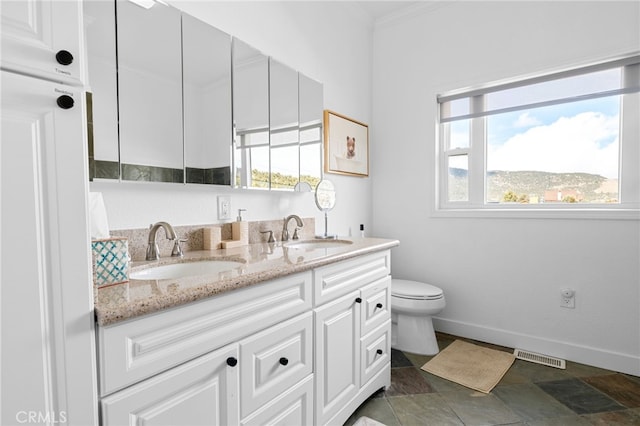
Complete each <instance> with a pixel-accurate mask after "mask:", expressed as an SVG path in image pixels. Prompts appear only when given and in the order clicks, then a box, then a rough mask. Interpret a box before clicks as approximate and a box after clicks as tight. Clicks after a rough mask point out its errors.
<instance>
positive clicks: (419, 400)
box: [389, 394, 464, 426]
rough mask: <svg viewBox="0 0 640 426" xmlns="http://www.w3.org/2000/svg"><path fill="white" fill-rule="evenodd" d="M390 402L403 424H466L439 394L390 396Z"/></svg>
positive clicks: (412, 425)
mask: <svg viewBox="0 0 640 426" xmlns="http://www.w3.org/2000/svg"><path fill="white" fill-rule="evenodd" d="M389 403H390V404H391V406H392V407H393V410H394V412H395V413H396V416H397V417H398V419H399V420H400V423H401V424H402V425H403V426H414V425H415V426H427V425H437V426H447V425H452V426H456V425H458V426H460V425H464V423H462V421H461V420H460V419H459V418H458V416H457V415H456V413H455V412H454V411H453V410H452V409H451V408H450V407H449V406H448V405H447V404H446V403H445V401H444V400H443V399H442V398H441V397H440V396H439V395H437V394H420V395H410V396H401V397H390V398H389Z"/></svg>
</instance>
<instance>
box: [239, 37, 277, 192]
mask: <svg viewBox="0 0 640 426" xmlns="http://www.w3.org/2000/svg"><path fill="white" fill-rule="evenodd" d="M232 51H233V117H234V123H233V124H234V154H233V168H234V177H233V179H234V185H235V186H236V187H240V188H260V189H269V186H270V184H269V60H268V58H267V56H265V55H263V54H262V53H261V52H260V51H258V50H257V49H255V48H253V47H251V46H249V45H248V44H246V43H244V42H243V41H240V40H238V39H235V38H234V39H233V42H232Z"/></svg>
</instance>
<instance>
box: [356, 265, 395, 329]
mask: <svg viewBox="0 0 640 426" xmlns="http://www.w3.org/2000/svg"><path fill="white" fill-rule="evenodd" d="M360 294H361V297H362V310H361V315H362V328H361V333H362V335H363V336H366V335H367V334H369V333H370V332H371V331H372V330H373V329H375V328H376V327H378V326H379V325H380V324H382V323H383V322H385V321H387V320H388V319H389V318H391V309H390V308H391V277H390V276H386V277H385V278H382V279H380V280H378V281H376V282H374V283H372V284H370V285H368V286H366V287H364V288H363V289H362V290H361V291H360Z"/></svg>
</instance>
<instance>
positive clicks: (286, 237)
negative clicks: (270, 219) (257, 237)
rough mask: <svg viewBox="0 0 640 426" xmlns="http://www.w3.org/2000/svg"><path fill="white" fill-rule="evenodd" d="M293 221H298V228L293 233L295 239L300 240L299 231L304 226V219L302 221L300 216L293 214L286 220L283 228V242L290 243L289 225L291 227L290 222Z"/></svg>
mask: <svg viewBox="0 0 640 426" xmlns="http://www.w3.org/2000/svg"><path fill="white" fill-rule="evenodd" d="M291 219H295V220H296V224H297V225H298V227H297V228H296V230H295V231H293V239H294V240H297V239H298V229H299V228H302V227H303V226H304V223H302V219H300V216H298V215H295V214H292V215H289V216H287V217H285V218H284V225H283V226H282V241H288V240H289V230H288V229H287V225H289V221H290V220H291Z"/></svg>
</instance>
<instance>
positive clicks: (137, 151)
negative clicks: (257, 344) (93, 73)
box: [116, 0, 184, 182]
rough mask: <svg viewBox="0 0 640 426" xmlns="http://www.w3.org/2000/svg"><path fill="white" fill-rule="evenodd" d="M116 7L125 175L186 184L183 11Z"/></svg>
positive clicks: (122, 2) (124, 2)
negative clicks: (183, 135) (183, 116)
mask: <svg viewBox="0 0 640 426" xmlns="http://www.w3.org/2000/svg"><path fill="white" fill-rule="evenodd" d="M116 5H117V34H118V38H117V45H118V106H119V131H120V163H121V164H120V166H121V178H122V179H123V180H143V181H160V182H184V169H183V167H184V160H183V137H182V125H181V124H182V60H181V54H182V46H181V44H182V43H181V23H180V11H179V10H178V9H175V8H173V7H171V6H167V5H164V4H162V3H158V2H154V3H153V4H152V6H151V7H149V8H148V9H146V8H144V7H142V6H138V5H137V4H135V3H132V2H130V1H128V0H118V1H117V3H116Z"/></svg>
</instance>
